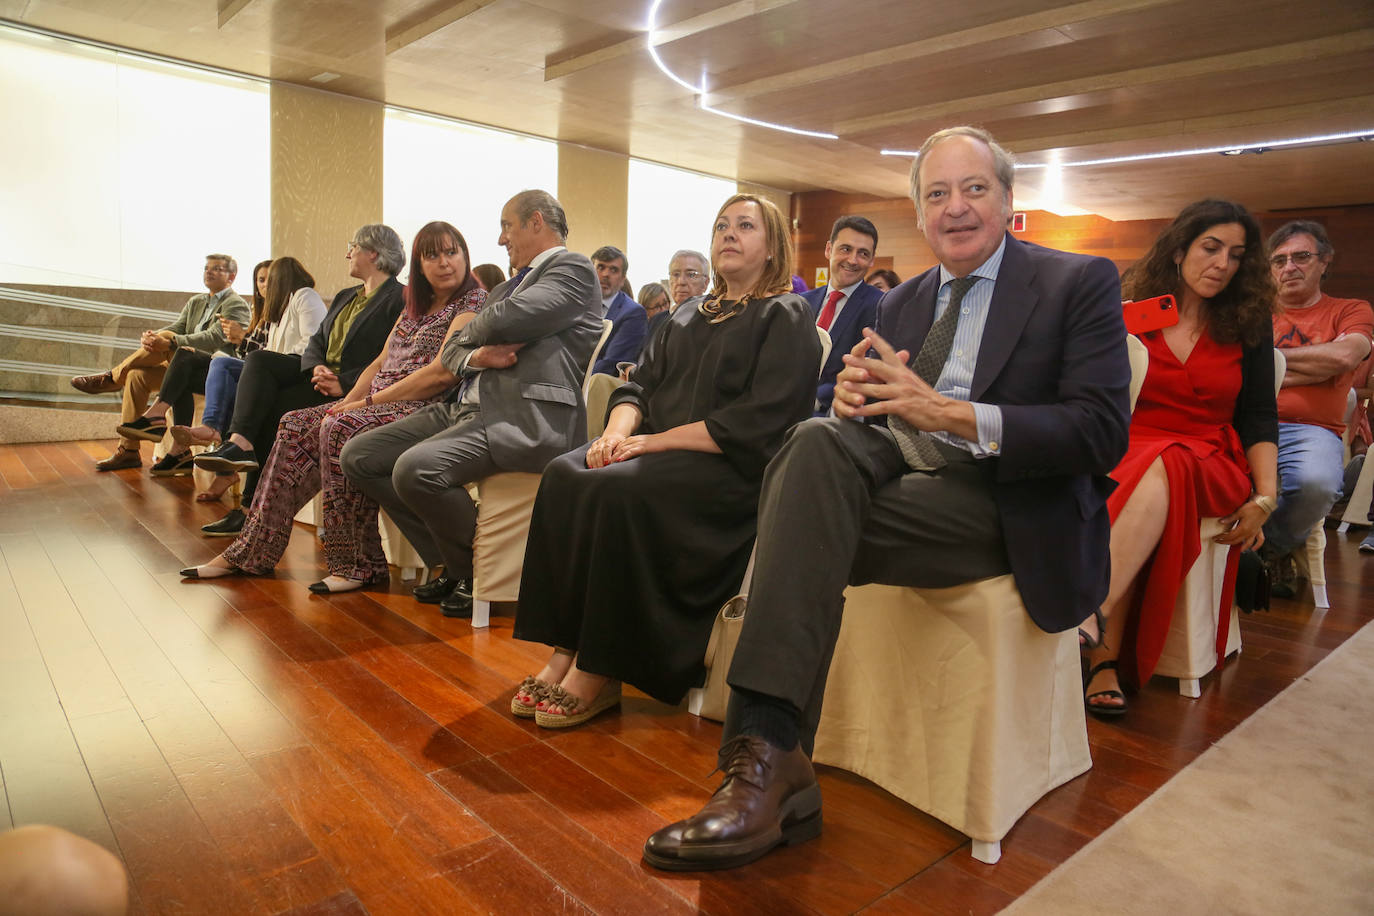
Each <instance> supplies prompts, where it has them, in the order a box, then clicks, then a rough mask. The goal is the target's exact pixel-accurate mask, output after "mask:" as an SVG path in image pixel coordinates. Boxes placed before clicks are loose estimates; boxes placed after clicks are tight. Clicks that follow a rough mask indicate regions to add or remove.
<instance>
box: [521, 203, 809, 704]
mask: <svg viewBox="0 0 1374 916" xmlns="http://www.w3.org/2000/svg"><path fill="white" fill-rule="evenodd" d="M791 261H792V258H791V255H790V252H789V246H788V239H787V228H786V224H785V222H784V220H783V217H782V214H780V213H779V212H778V210H777V208H776V207H774V206H773V205H772V204H771V203H769V202H768V201H766V200H763V199H760V198H758V197H755V196H753V195H749V194H737V195H735V196H734V197H731V198H730V199H729V200H727V201H726V202H725V205H724V206H723V207H721V209H720V213H719V215H717V217H716V222H715V229H714V231H713V233H712V241H711V266H712V268H713V270H714V272H715V285H714V286H713V288H712V289H711V292H710V293H709V294H708V295H707V297H706V298H705V299H704V300H702V302H701V304H700V305H699V306H698V307H697V308H694V309H691V310H687V309H680V310H679V311H678V312H677V313H675V314H674V315H673V316H672V318H671V319H670V320H669V322H668V323H667V324H666V325H665V326H664V327H663V328H662V329H661V332H660V333H658V334H657V335H655V337H654V339H653V340H652V341H651V342H650V345H649V348H648V350H647V351H646V352H645V354H644V359H643V361H642V362H641V363H640V365H639V367H638V368H637V369H636V370H635V373H634V381H633V382H630V383H629V384H627V385H624V386H623V387H621V388H619V389H618V390H617V391H616V392H615V394H614V395H613V396H612V397H611V402H610V408H609V416H608V419H607V421H606V431H605V432H604V433H603V434H602V436H601V438H599V439H597V440H595V441H594V442H592V443H590V444H589V445H586V446H584V447H582V448H580V449H577V450H576V451H572V452H569V453H568V454H566V455H563V456H562V457H560V458H558V459H556V460H554V461H553V462H552V463H551V464H550V465H549V466H548V468H547V469H546V470H545V471H544V479H543V481H542V482H541V484H540V487H539V496H538V499H537V500H536V501H535V504H534V515H533V518H532V520H531V524H530V536H529V543H528V546H527V548H526V552H525V568H524V572H523V574H522V576H521V584H520V609H519V612H518V614H517V616H516V620H515V636H516V637H517V638H519V639H527V640H532V641H535V642H542V643H545V644H547V645H550V646H553V647H554V652H553V655H552V656H550V658H549V661H548V663H547V664H546V665H545V666H544V669H543V670H542V671H540V672H539V673H538V674H536V675H532V676H530V677H528V678H526V679H525V681H524V682H523V683H522V684H521V685H520V687H519V689H518V690H517V691H516V694H515V696H514V698H512V700H511V711H512V712H513V713H515V714H516V715H517V716H522V717H526V718H528V717H533V718H534V719H535V720H536V721H537V722H538V723H539V724H540V725H543V726H545V727H549V728H563V727H567V726H571V725H579V724H581V723H582V722H585V721H586V720H587V719H590V718H591V717H592V716H594V715H596V714H597V713H599V712H601V711H602V710H605V709H609V708H611V707H613V706H615V705H616V704H618V703H619V702H620V682H621V681H627V682H629V683H631V684H633V685H634V686H635V687H637V688H639V689H640V690H643V691H644V692H645V693H647V694H649V695H650V696H652V697H654V698H655V699H658V700H662V701H663V702H666V703H677V702H679V701H680V700H681V699H682V697H683V695H684V694H685V693H686V692H687V690H688V689H689V688H691V687H694V686H696V685H698V684H700V683H701V679H702V674H703V667H702V657H703V655H704V654H705V651H706V643H707V640H708V639H709V638H710V635H711V626H712V623H713V621H714V619H715V613H716V611H717V610H718V609H719V608H720V606H721V605H722V604H723V603H724V602H725V601H726V600H727V599H728V598H729V597H730V596H731V595H733V594H735V593H736V592H737V591H738V589H739V585H740V581H741V579H742V578H743V576H744V570H745V567H746V565H747V564H748V560H749V552H750V550H751V549H752V547H753V543H754V524H755V514H756V512H757V509H758V498H759V487H760V485H761V483H762V480H763V469H764V467H765V466H766V465H767V464H768V461H769V459H770V458H772V457H773V455H774V454H775V453H776V452H777V450H778V448H779V447H780V446H781V445H782V439H783V434H784V433H785V432H786V431H787V430H788V429H789V428H790V427H791V426H792V425H793V424H794V423H796V422H798V421H799V420H802V419H804V418H806V417H807V416H809V415H810V412H811V407H812V401H813V400H814V399H815V393H816V375H817V372H818V371H819V369H820V355H821V350H820V341H819V339H818V337H817V335H816V329H815V317H814V315H813V314H812V312H811V309H810V307H809V306H808V305H807V304H806V302H805V301H804V300H803V299H802V298H801V297H800V296H797V295H795V294H793V293H792V292H791V277H792V265H791Z"/></svg>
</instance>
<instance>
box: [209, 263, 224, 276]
mask: <svg viewBox="0 0 1374 916" xmlns="http://www.w3.org/2000/svg"><path fill="white" fill-rule="evenodd" d="M205 272H206V273H207V274H227V273H228V272H229V268H227V267H225V266H224V265H223V264H214V265H210V264H206V265H205Z"/></svg>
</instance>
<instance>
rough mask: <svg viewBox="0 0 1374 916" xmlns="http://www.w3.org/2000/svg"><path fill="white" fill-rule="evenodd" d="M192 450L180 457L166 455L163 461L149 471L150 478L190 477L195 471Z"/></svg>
mask: <svg viewBox="0 0 1374 916" xmlns="http://www.w3.org/2000/svg"><path fill="white" fill-rule="evenodd" d="M195 457H196V456H195V455H192V454H191V452H190V450H189V449H188V450H187V451H184V452H182V453H181V454H180V455H164V456H163V457H162V460H161V461H159V462H158V463H157V464H155V465H153V466H152V467H151V468H150V469H149V470H148V475H149V476H150V477H189V476H190V475H191V472H192V471H193V470H194V468H192V466H191V462H192V461H193V460H194V459H195Z"/></svg>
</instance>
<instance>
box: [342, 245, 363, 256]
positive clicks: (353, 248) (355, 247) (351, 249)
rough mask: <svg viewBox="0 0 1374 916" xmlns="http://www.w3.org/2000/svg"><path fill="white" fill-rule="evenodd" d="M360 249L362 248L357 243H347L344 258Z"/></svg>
mask: <svg viewBox="0 0 1374 916" xmlns="http://www.w3.org/2000/svg"><path fill="white" fill-rule="evenodd" d="M362 247H363V246H362V245H359V244H358V243H357V242H349V243H348V247H347V248H346V249H344V257H348V256H349V255H351V254H352V253H353V252H355V251H357V250H359V249H360V248H362Z"/></svg>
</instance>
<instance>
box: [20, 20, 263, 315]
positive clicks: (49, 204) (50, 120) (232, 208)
mask: <svg viewBox="0 0 1374 916" xmlns="http://www.w3.org/2000/svg"><path fill="white" fill-rule="evenodd" d="M0 119H3V123H5V124H7V125H9V129H8V130H7V132H6V138H5V142H4V143H3V144H0V170H3V173H4V174H5V175H7V176H9V180H7V181H5V182H4V183H3V184H0V283H34V284H51V285H60V286H93V287H112V288H131V289H168V290H185V289H196V288H198V287H199V286H200V276H201V267H202V266H203V264H204V261H203V258H204V256H205V255H206V254H207V253H209V252H224V253H227V254H229V255H232V256H233V257H235V258H237V259H238V261H239V262H240V270H241V271H243V272H242V273H240V276H239V278H238V280H237V281H236V284H235V285H236V286H237V287H238V288H239V289H240V290H244V291H246V290H248V289H249V281H248V279H247V277H246V270H245V269H244V268H243V264H244V263H245V262H246V263H247V264H248V265H250V266H251V265H252V264H253V263H254V262H256V261H258V260H260V259H261V258H263V257H265V256H267V253H268V245H269V238H270V221H269V219H270V218H269V212H268V208H269V205H270V196H271V194H270V184H269V149H268V143H267V136H268V125H269V122H270V112H269V108H268V87H267V84H266V83H264V82H261V81H258V80H251V79H246V78H238V77H232V76H224V75H220V74H217V73H211V72H207V71H203V70H198V69H196V68H192V67H183V66H179V65H175V64H168V63H162V62H159V61H155V60H149V59H145V58H141V57H137V56H135V55H130V54H122V53H116V52H114V51H110V50H107V49H103V48H95V47H90V46H87V45H82V44H79V43H76V42H71V41H64V40H62V39H58V38H51V37H47V36H42V35H35V34H32V33H28V32H24V31H22V30H17V29H9V28H4V27H0Z"/></svg>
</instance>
